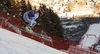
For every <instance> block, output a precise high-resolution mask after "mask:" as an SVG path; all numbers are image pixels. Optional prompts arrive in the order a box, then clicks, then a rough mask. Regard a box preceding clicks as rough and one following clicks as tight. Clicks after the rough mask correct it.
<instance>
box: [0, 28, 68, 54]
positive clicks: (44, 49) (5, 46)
mask: <svg viewBox="0 0 100 54" xmlns="http://www.w3.org/2000/svg"><path fill="white" fill-rule="evenodd" d="M0 54H67V53H65V52H62V51H59V50H57V49H54V48H51V47H49V46H46V45H44V44H42V43H39V42H37V41H35V40H32V39H29V38H27V37H24V36H21V35H19V34H16V33H13V32H10V31H8V30H5V29H2V28H0Z"/></svg>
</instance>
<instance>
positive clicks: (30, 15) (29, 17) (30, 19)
mask: <svg viewBox="0 0 100 54" xmlns="http://www.w3.org/2000/svg"><path fill="white" fill-rule="evenodd" d="M43 12H44V11H43V9H39V10H37V9H34V10H31V11H27V12H25V13H24V15H23V19H24V21H26V22H27V23H29V24H28V26H26V27H25V29H26V31H30V30H31V29H32V28H33V27H34V26H35V25H36V24H37V22H36V21H35V20H36V19H37V18H38V17H40V16H42V15H43V14H44V13H43Z"/></svg>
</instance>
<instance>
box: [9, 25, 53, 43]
mask: <svg viewBox="0 0 100 54" xmlns="http://www.w3.org/2000/svg"><path fill="white" fill-rule="evenodd" d="M8 25H9V26H12V27H15V28H18V29H20V30H23V31H25V32H28V31H26V29H25V28H21V27H18V26H15V25H12V24H8ZM28 33H30V32H28ZM31 34H33V35H35V36H38V37H40V38H43V39H45V40H47V41H50V42H52V38H51V37H49V36H46V35H43V34H40V33H36V32H34V31H33V32H32V33H31Z"/></svg>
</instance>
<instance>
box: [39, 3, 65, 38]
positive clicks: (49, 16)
mask: <svg viewBox="0 0 100 54" xmlns="http://www.w3.org/2000/svg"><path fill="white" fill-rule="evenodd" d="M40 8H42V9H44V11H45V13H44V15H43V16H41V17H40V18H39V19H38V20H37V22H40V23H41V24H42V26H40V28H41V29H43V30H45V31H46V32H48V33H51V34H54V35H57V36H60V37H63V28H62V25H61V22H60V19H59V17H58V16H57V14H55V13H54V12H53V11H52V10H51V9H48V8H46V6H45V5H44V4H43V5H41V7H40Z"/></svg>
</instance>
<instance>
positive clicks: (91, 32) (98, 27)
mask: <svg viewBox="0 0 100 54" xmlns="http://www.w3.org/2000/svg"><path fill="white" fill-rule="evenodd" d="M83 37H84V38H83V40H82V41H81V44H82V45H83V46H85V47H90V46H92V45H93V44H95V43H96V41H97V40H98V38H99V37H100V24H92V25H90V27H89V29H88V31H87V32H86V33H85V35H84V36H83Z"/></svg>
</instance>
